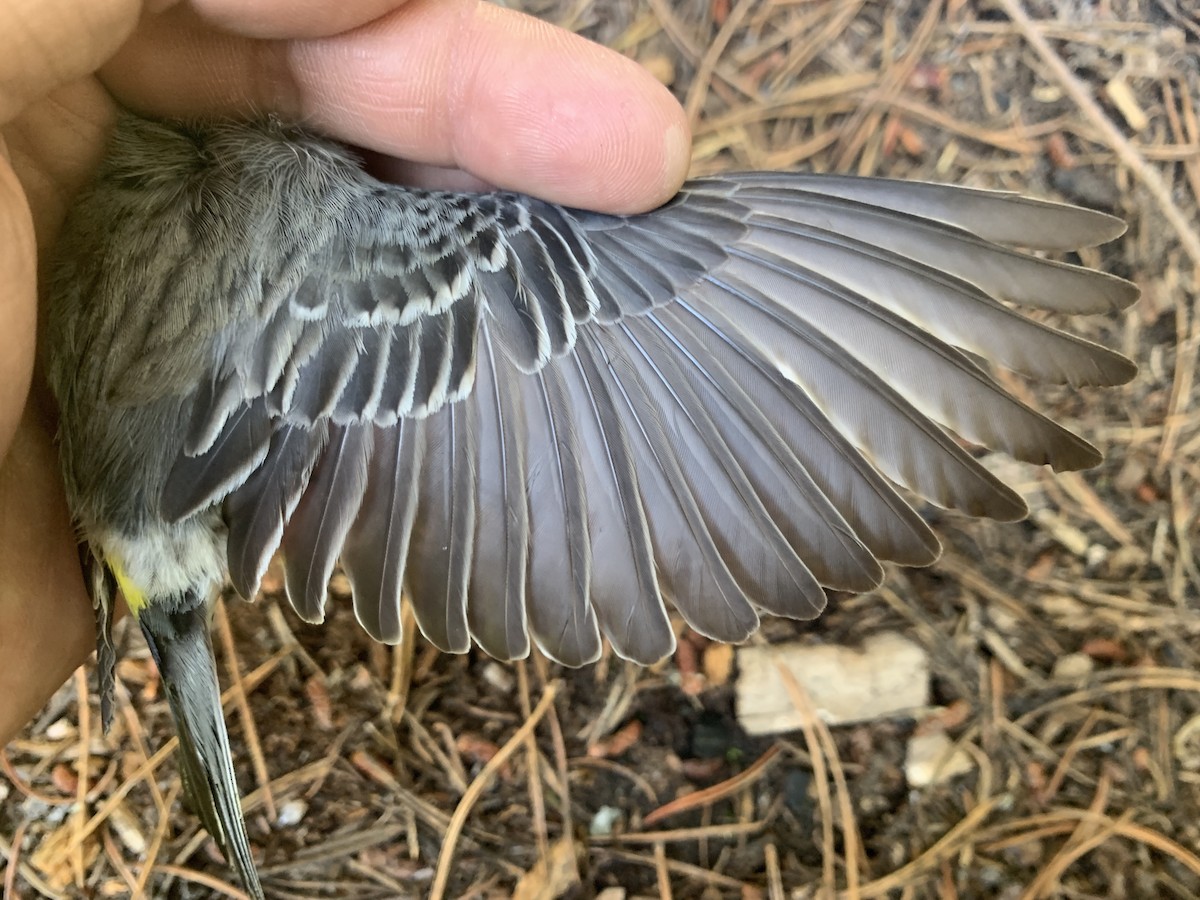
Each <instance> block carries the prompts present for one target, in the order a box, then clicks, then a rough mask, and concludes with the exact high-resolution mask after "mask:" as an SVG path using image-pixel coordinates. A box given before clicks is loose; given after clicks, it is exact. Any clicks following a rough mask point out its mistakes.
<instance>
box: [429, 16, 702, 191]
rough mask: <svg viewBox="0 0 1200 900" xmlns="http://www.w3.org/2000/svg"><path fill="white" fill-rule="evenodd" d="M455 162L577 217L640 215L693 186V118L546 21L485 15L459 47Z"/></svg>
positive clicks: (634, 72)
mask: <svg viewBox="0 0 1200 900" xmlns="http://www.w3.org/2000/svg"><path fill="white" fill-rule="evenodd" d="M458 53H459V54H460V56H461V57H462V59H463V61H464V65H462V66H459V67H458V68H457V69H456V76H457V79H458V84H457V85H455V87H454V88H452V90H451V95H457V96H458V97H460V101H459V104H458V105H459V109H458V111H457V115H456V116H455V118H454V120H453V121H452V122H451V140H452V144H453V152H454V158H455V160H456V162H457V163H458V164H459V165H461V166H463V167H464V168H467V169H469V170H471V171H473V172H475V173H477V174H478V175H479V176H480V177H482V178H484V179H486V180H487V181H489V182H492V183H494V184H497V185H500V186H503V187H507V188H510V189H513V190H521V191H525V192H528V193H531V194H535V195H537V196H540V197H543V198H545V199H548V200H553V201H556V202H559V203H563V204H566V205H570V206H579V207H585V208H588V209H596V210H603V211H607V212H613V213H636V212H642V211H645V210H647V209H652V208H654V207H656V206H659V205H661V204H662V203H664V202H665V201H666V200H668V199H670V197H671V196H673V195H674V194H675V192H676V191H678V189H679V186H680V184H681V183H682V182H683V179H684V178H685V177H686V174H687V168H688V163H689V159H690V146H691V138H690V132H689V130H688V124H687V119H686V116H685V115H684V112H683V110H682V108H681V107H680V106H679V104H678V102H677V101H676V100H675V98H674V97H673V96H672V95H671V93H670V92H669V91H668V90H667V89H666V88H665V87H664V86H663V85H662V84H661V83H660V82H659V81H657V80H656V79H655V78H654V77H653V76H652V75H651V74H650V73H649V72H647V71H646V70H645V69H643V68H642V67H641V66H639V65H638V64H637V63H635V62H634V61H633V60H630V59H628V58H626V57H624V56H622V55H621V54H619V53H616V52H615V51H612V50H609V49H608V48H606V47H602V46H600V45H599V44H595V43H593V42H591V41H588V40H586V39H584V38H581V37H579V36H578V35H575V34H571V33H569V32H566V31H563V30H561V29H557V28H554V27H552V26H550V25H548V24H546V23H544V22H541V21H539V20H536V19H531V18H529V17H527V16H524V15H520V14H516V13H513V12H511V11H509V10H505V9H502V8H500V7H494V6H491V5H490V4H480V5H478V6H477V7H476V11H475V13H474V15H473V16H472V19H471V21H470V23H469V27H468V28H467V29H464V41H463V43H462V44H461V45H460V46H459V48H458Z"/></svg>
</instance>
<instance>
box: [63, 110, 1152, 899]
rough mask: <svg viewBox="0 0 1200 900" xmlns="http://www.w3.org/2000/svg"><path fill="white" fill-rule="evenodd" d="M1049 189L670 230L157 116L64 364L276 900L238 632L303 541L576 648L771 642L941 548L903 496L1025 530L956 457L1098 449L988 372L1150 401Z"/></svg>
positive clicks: (910, 198)
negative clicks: (375, 168) (763, 627)
mask: <svg viewBox="0 0 1200 900" xmlns="http://www.w3.org/2000/svg"><path fill="white" fill-rule="evenodd" d="M1123 230H1124V226H1123V224H1122V223H1121V222H1120V221H1119V220H1118V219H1115V218H1113V217H1111V216H1108V215H1104V214H1101V213H1096V212H1091V211H1088V210H1084V209H1079V208H1076V207H1071V206H1065V205H1061V204H1057V203H1048V202H1043V201H1038V200H1030V199H1025V198H1022V197H1019V196H1016V195H1013V194H1007V193H995V192H989V191H981V190H972V189H967V188H961V187H949V186H942V185H933V184H922V183H910V182H899V181H889V180H883V179H873V178H853V177H836V176H828V175H815V174H794V173H789V174H782V173H753V174H751V173H747V174H740V175H725V176H720V177H711V178H701V179H697V180H694V181H690V182H689V183H688V184H687V185H686V186H685V187H684V189H683V190H682V191H681V192H680V194H679V195H678V196H677V197H676V198H675V199H673V200H672V201H670V202H669V203H668V204H666V205H665V206H663V207H662V208H660V209H658V210H656V211H654V212H652V213H648V214H646V215H640V216H630V217H619V216H608V215H600V214H597V213H592V212H585V211H582V210H577V209H566V208H563V207H560V206H556V205H554V204H552V203H546V202H543V201H540V200H536V199H533V198H531V197H526V196H522V195H520V194H514V193H506V192H493V193H483V194H463V193H446V192H436V191H417V190H411V189H408V188H404V187H399V186H396V185H392V184H385V183H383V182H381V181H379V180H377V179H375V178H374V177H372V176H371V175H370V174H368V173H367V172H365V171H364V170H363V168H362V165H361V163H360V161H359V159H358V158H357V157H356V156H355V155H354V154H353V153H352V152H350V151H349V150H347V149H345V148H343V147H341V146H339V145H338V144H336V143H333V142H331V141H329V140H326V139H324V138H322V137H319V136H317V135H315V134H312V133H310V132H307V131H304V130H301V129H298V128H292V127H287V126H284V125H282V124H280V123H278V122H273V121H267V122H259V123H251V124H236V123H232V122H208V123H186V124H185V123H164V122H151V121H147V120H144V119H141V118H136V117H133V116H129V115H126V116H125V117H124V118H122V120H121V122H120V124H119V126H118V128H117V131H116V134H115V137H114V139H113V142H112V147H111V150H110V152H109V153H108V156H107V158H106V160H105V162H104V163H103V165H102V166H101V169H100V171H99V173H98V176H97V178H96V181H95V183H94V184H93V185H92V187H91V188H90V189H89V190H87V191H86V192H84V193H83V194H82V195H81V196H80V197H79V199H78V202H77V203H76V204H75V206H74V208H73V210H72V211H71V213H70V216H69V218H68V220H67V222H66V225H65V228H64V231H63V233H62V238H61V242H60V246H59V250H58V253H57V258H56V261H55V264H54V267H53V273H52V277H51V299H50V305H49V314H48V321H47V331H46V344H45V346H46V348H47V361H48V366H47V369H48V374H49V378H50V382H51V386H52V388H53V390H54V392H55V394H56V396H57V398H58V402H59V404H60V407H61V430H60V442H61V455H62V465H63V475H64V478H65V482H66V487H67V494H68V497H69V500H70V504H71V508H72V510H73V513H74V515H75V517H76V519H77V522H78V525H79V528H80V533H81V535H82V537H83V539H84V541H85V548H84V551H85V552H84V556H85V559H86V563H85V566H86V568H87V569H88V571H89V576H88V580H89V584H90V586H91V589H92V592H93V595H94V600H95V602H96V605H97V608H98V618H99V622H100V629H99V631H100V635H99V638H98V645H99V649H100V677H101V693H102V697H103V704H104V718H105V721H106V724H107V721H108V719H109V718H110V716H111V694H112V683H113V682H112V679H113V665H114V652H113V645H112V642H111V634H110V629H111V620H112V611H113V602H114V596H115V593H116V590H117V589H118V588H119V590H120V592H121V593H122V594H123V595H124V598H125V601H126V603H127V604H128V606H129V609H130V611H131V613H132V614H133V616H134V618H135V619H136V620H137V622H138V624H139V625H140V626H141V629H142V632H143V633H144V634H145V637H146V640H147V642H148V644H149V646H150V650H151V653H152V655H153V656H154V659H155V661H156V663H157V664H158V667H159V670H160V672H161V674H162V680H163V684H164V686H165V690H166V694H167V698H168V701H169V703H170V707H171V711H172V713H173V715H174V719H175V723H176V727H177V729H178V731H179V737H180V761H181V770H182V774H183V779H184V785H185V788H186V790H187V792H188V794H189V795H190V797H191V800H192V803H193V805H194V807H195V809H196V810H197V811H198V813H199V815H200V816H201V818H202V819H203V821H204V824H205V826H206V827H207V829H208V830H209V832H210V833H211V834H212V835H213V836H214V837H215V838H216V840H217V841H218V843H219V844H220V846H221V848H222V850H223V851H224V853H225V855H226V857H227V858H228V859H229V860H230V861H231V862H232V864H233V866H234V867H235V868H236V870H237V871H238V873H239V875H240V877H241V879H242V880H243V881H244V883H245V884H246V887H247V889H248V890H249V892H250V893H251V894H252V895H254V896H255V897H261V896H262V888H261V886H260V884H259V880H258V876H257V874H256V871H255V866H254V861H253V859H252V857H251V852H250V846H249V843H248V841H247V838H246V833H245V828H244V824H243V821H242V817H241V811H240V808H239V803H238V792H237V785H236V782H235V779H234V771H233V767H232V762H231V758H230V752H229V744H228V739H227V736H226V732H225V725H224V721H223V717H222V712H221V706H220V701H219V694H218V686H217V678H216V674H215V668H214V663H213V659H212V649H211V644H210V640H209V635H208V628H209V617H210V610H211V607H212V604H213V602H214V600H215V598H216V597H217V595H218V593H219V591H220V590H221V588H222V586H223V585H224V584H225V583H226V582H227V581H228V582H231V583H232V585H233V587H234V588H235V589H236V590H237V592H238V593H239V594H240V595H241V596H243V597H245V598H252V597H253V596H254V594H255V592H256V590H257V588H258V584H259V581H260V579H261V578H262V576H263V573H264V570H265V569H266V566H267V564H268V561H269V560H270V559H271V557H272V555H273V554H274V553H275V551H276V550H277V549H281V550H282V555H283V559H284V564H285V571H286V587H287V594H288V597H289V599H290V601H291V603H292V605H293V606H294V607H295V608H296V611H297V612H298V613H299V614H300V616H302V617H303V618H304V619H305V620H307V621H310V622H319V621H321V619H322V618H323V616H324V605H325V597H326V586H327V582H328V580H329V577H330V574H331V572H332V571H333V568H334V566H335V564H336V563H337V562H338V560H339V559H340V561H341V564H342V565H343V567H344V568H345V571H346V574H347V575H348V576H349V579H350V583H351V585H352V587H353V594H354V611H355V614H356V615H357V617H358V620H359V621H360V622H361V623H362V625H363V627H364V628H365V629H366V630H367V632H369V633H370V635H371V636H372V637H374V638H376V639H377V640H380V641H387V642H395V641H397V640H398V639H399V637H400V623H401V617H400V595H401V590H402V588H406V589H407V591H408V592H409V594H410V595H411V598H412V603H413V608H414V611H415V614H416V620H417V623H418V624H419V626H420V628H421V631H422V632H423V633H424V634H425V636H426V637H427V638H429V640H430V641H432V642H433V643H434V644H436V645H437V646H438V647H440V648H442V649H443V650H447V651H451V652H456V653H461V652H463V651H465V650H467V649H468V647H469V646H470V644H471V642H472V640H473V641H474V642H475V643H477V644H479V645H480V646H481V647H482V648H483V649H484V650H485V651H487V652H488V653H490V654H492V655H494V656H496V657H499V658H502V659H514V658H519V657H523V656H525V655H526V654H527V653H529V651H530V647H531V642H533V643H536V644H537V646H538V648H539V649H540V650H541V651H542V652H543V653H545V654H546V655H547V656H549V657H550V658H552V659H554V660H557V661H559V662H561V663H564V664H566V665H570V666H578V665H582V664H585V663H587V662H589V661H591V660H594V659H596V657H597V655H598V654H599V653H600V650H601V640H602V638H607V639H608V641H609V642H610V643H611V645H612V648H613V650H614V651H615V652H616V653H618V654H620V655H621V656H622V657H625V658H627V659H631V660H635V661H637V662H639V663H650V662H653V661H655V660H657V659H659V658H661V657H663V656H664V655H666V654H668V653H670V652H671V651H672V649H673V647H674V642H675V639H674V636H673V633H672V630H671V626H670V623H669V621H668V617H667V609H666V605H665V603H664V599H665V598H670V600H671V601H672V603H673V604H674V605H675V606H676V608H677V609H678V610H679V613H680V615H682V617H683V618H684V619H685V620H686V622H687V623H688V625H690V626H691V627H692V628H694V629H695V630H696V631H698V632H700V633H702V634H705V635H708V636H710V637H712V638H715V639H718V640H722V641H739V640H742V639H744V638H745V637H747V636H748V635H749V634H750V633H751V632H752V631H754V629H755V627H756V626H757V624H758V621H759V616H760V614H761V613H762V612H769V613H771V614H774V615H779V616H788V617H792V618H801V619H803V618H810V617H812V616H815V615H817V614H818V613H819V612H820V611H821V609H822V608H823V607H824V605H825V600H826V597H825V591H826V590H827V589H836V590H840V591H866V590H870V589H871V588H873V587H875V586H876V585H878V584H879V582H880V580H881V578H882V577H883V570H882V568H881V566H880V561H882V560H892V561H895V562H899V563H903V564H906V565H914V566H919V565H925V564H928V563H931V562H933V560H934V559H935V558H936V557H937V555H938V552H939V549H940V548H939V544H938V541H937V539H936V538H935V536H934V535H933V533H932V532H931V531H930V529H929V527H928V526H927V525H926V523H925V522H924V521H923V519H922V518H921V516H919V515H918V514H917V513H916V512H915V511H914V510H913V509H912V508H911V506H910V505H909V502H908V501H907V500H906V499H905V496H904V495H902V494H901V493H900V491H899V490H898V486H899V487H902V488H905V489H907V490H908V491H910V492H912V494H915V495H917V496H919V497H921V498H924V499H925V500H927V501H930V502H932V503H934V504H937V505H938V506H941V507H947V508H951V509H957V510H962V511H963V512H966V513H968V514H970V515H974V516H989V517H992V518H995V519H1002V520H1013V519H1018V518H1020V517H1021V516H1022V515H1023V514H1024V513H1025V511H1026V510H1025V506H1024V504H1023V502H1022V500H1021V498H1020V497H1019V496H1018V495H1017V494H1016V493H1015V492H1014V491H1013V490H1011V489H1010V488H1009V487H1007V486H1006V485H1004V484H1003V483H1002V482H1001V481H999V480H998V479H997V478H996V477H995V476H994V475H992V474H991V473H990V472H989V471H988V470H987V469H986V468H984V467H983V466H981V465H980V464H979V462H978V461H977V460H976V459H975V457H974V455H973V454H972V453H971V452H969V451H968V450H966V449H964V447H963V446H962V445H961V444H960V443H959V441H958V440H956V437H955V435H958V436H960V437H961V438H963V439H964V440H966V441H968V442H970V443H972V444H976V445H982V446H984V447H988V448H992V449H995V450H1002V451H1004V452H1005V453H1008V454H1009V455H1011V456H1013V457H1015V458H1016V459H1019V460H1023V461H1026V462H1029V463H1033V464H1035V465H1043V464H1048V465H1051V466H1053V467H1054V468H1055V469H1059V470H1064V469H1080V468H1085V467H1088V466H1092V465H1095V464H1096V463H1097V462H1098V461H1099V460H1100V455H1099V453H1098V452H1097V451H1096V450H1095V449H1094V448H1093V447H1092V446H1091V445H1090V444H1088V443H1087V442H1086V441H1084V440H1082V439H1081V438H1079V437H1077V436H1076V435H1075V434H1073V433H1072V432H1070V431H1067V430H1066V429H1064V428H1062V427H1061V426H1059V425H1057V424H1055V423H1054V422H1052V421H1051V420H1050V419H1048V418H1046V417H1044V416H1042V415H1041V414H1039V413H1038V412H1036V411H1034V410H1033V409H1031V408H1029V407H1028V406H1026V405H1025V404H1024V403H1022V402H1021V401H1019V400H1018V399H1016V398H1015V397H1013V396H1012V395H1011V394H1010V393H1009V392H1007V391H1006V390H1005V389H1004V388H1003V387H1001V386H1000V385H999V384H998V383H997V382H996V381H995V380H993V379H992V378H991V377H990V375H989V374H988V368H989V366H990V365H995V366H999V367H1003V368H1005V369H1008V370H1011V371H1013V372H1017V373H1019V374H1021V375H1024V376H1028V377H1029V378H1032V379H1037V380H1041V381H1048V382H1053V383H1058V384H1066V385H1070V386H1072V387H1080V386H1084V385H1116V384H1121V383H1123V382H1126V381H1128V380H1129V379H1130V378H1131V377H1132V376H1133V375H1134V372H1135V368H1134V366H1133V364H1132V363H1131V362H1129V360H1127V359H1125V358H1124V357H1122V356H1120V355H1118V354H1116V353H1113V352H1112V351H1110V350H1107V349H1105V348H1103V347H1101V346H1098V345H1096V344H1094V343H1091V342H1089V341H1086V340H1083V339H1081V338H1078V337H1075V336H1072V335H1070V334H1067V333H1064V332H1062V331H1060V330H1058V329H1056V328H1054V327H1052V326H1050V325H1047V324H1045V323H1043V322H1041V321H1038V320H1035V319H1031V318H1027V317H1026V316H1024V315H1022V314H1021V313H1020V312H1018V311H1017V307H1027V308H1032V309H1037V310H1046V311H1050V312H1054V313H1065V314H1068V315H1081V314H1095V313H1111V312H1114V311H1116V310H1120V309H1122V308H1124V307H1126V306H1127V305H1129V304H1130V303H1132V302H1133V301H1134V300H1135V299H1136V297H1137V290H1136V288H1135V287H1134V286H1133V285H1132V284H1130V283H1128V282H1126V281H1123V280H1121V279H1118V278H1115V277H1112V276H1110V275H1106V274H1103V273H1100V272H1095V271H1090V270H1087V269H1085V268H1081V267H1078V266H1073V265H1067V264H1064V263H1060V262H1052V261H1049V260H1046V259H1041V258H1038V257H1037V256H1032V255H1028V254H1027V253H1023V252H1019V251H1018V250H1015V249H1012V248H1014V247H1024V248H1028V249H1031V250H1035V251H1042V250H1067V249H1074V248H1078V247H1081V246H1087V245H1093V244H1097V243H1101V242H1104V241H1108V240H1111V239H1112V238H1114V237H1116V236H1118V235H1119V234H1121V232H1122V231H1123Z"/></svg>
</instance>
